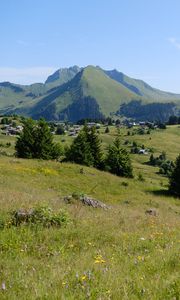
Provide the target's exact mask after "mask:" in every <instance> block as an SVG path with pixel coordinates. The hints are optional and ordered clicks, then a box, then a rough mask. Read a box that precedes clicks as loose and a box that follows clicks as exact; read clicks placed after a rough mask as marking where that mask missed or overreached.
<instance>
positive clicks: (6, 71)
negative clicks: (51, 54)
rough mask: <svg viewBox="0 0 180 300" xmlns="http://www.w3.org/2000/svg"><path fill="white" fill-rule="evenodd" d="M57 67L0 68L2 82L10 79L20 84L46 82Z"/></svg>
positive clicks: (0, 80)
mask: <svg viewBox="0 0 180 300" xmlns="http://www.w3.org/2000/svg"><path fill="white" fill-rule="evenodd" d="M57 69H58V68H55V67H46V66H43V67H31V68H10V67H1V68H0V82H2V81H10V82H13V83H18V84H31V83H35V82H44V81H45V80H46V79H47V77H48V76H49V75H51V74H52V73H53V72H55V71H56V70H57Z"/></svg>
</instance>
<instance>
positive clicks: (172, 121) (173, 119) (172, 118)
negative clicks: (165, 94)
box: [168, 116, 178, 125]
mask: <svg viewBox="0 0 180 300" xmlns="http://www.w3.org/2000/svg"><path fill="white" fill-rule="evenodd" d="M176 124H178V117H177V116H170V117H169V121H168V125H176Z"/></svg>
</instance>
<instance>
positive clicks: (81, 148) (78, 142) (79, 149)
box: [65, 130, 94, 166]
mask: <svg viewBox="0 0 180 300" xmlns="http://www.w3.org/2000/svg"><path fill="white" fill-rule="evenodd" d="M65 156H66V158H65V160H66V161H72V162H75V163H77V164H81V165H86V166H93V164H94V159H93V156H92V153H91V149H90V145H89V143H88V141H87V134H86V132H85V131H84V130H81V132H80V133H79V134H78V136H77V137H76V138H75V139H74V141H73V143H72V144H71V146H70V147H69V148H67V149H66V151H65Z"/></svg>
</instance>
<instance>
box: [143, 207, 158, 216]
mask: <svg viewBox="0 0 180 300" xmlns="http://www.w3.org/2000/svg"><path fill="white" fill-rule="evenodd" d="M145 213H146V214H147V215H150V216H154V217H156V216H157V211H156V210H155V209H154V208H150V209H147V210H146V212H145Z"/></svg>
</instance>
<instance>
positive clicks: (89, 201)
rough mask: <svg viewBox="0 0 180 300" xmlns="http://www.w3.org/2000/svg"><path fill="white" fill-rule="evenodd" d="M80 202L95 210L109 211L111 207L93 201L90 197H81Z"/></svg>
mask: <svg viewBox="0 0 180 300" xmlns="http://www.w3.org/2000/svg"><path fill="white" fill-rule="evenodd" d="M80 201H81V202H82V203H83V204H84V205H88V206H92V207H94V208H98V207H100V208H103V209H109V208H110V207H109V206H107V205H106V204H104V203H103V202H101V201H99V200H96V199H93V198H91V197H88V196H81V197H80Z"/></svg>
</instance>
